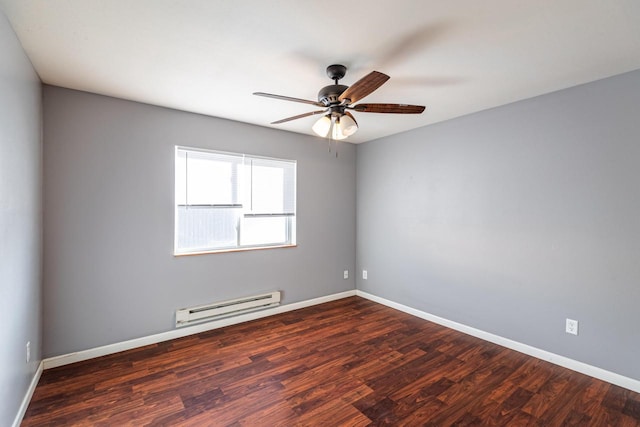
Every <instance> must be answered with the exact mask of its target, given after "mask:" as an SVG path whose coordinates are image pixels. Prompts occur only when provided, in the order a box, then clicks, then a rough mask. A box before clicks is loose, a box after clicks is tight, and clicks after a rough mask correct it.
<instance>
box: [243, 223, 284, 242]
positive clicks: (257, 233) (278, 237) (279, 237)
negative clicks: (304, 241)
mask: <svg viewBox="0 0 640 427" xmlns="http://www.w3.org/2000/svg"><path fill="white" fill-rule="evenodd" d="M288 221H289V217H253V218H251V217H250V218H244V219H243V220H242V232H241V235H240V244H241V245H243V246H245V245H249V246H259V245H276V244H285V243H289V239H288V235H289V232H288Z"/></svg>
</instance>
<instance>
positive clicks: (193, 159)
mask: <svg viewBox="0 0 640 427" xmlns="http://www.w3.org/2000/svg"><path fill="white" fill-rule="evenodd" d="M242 162H243V157H242V156H230V155H224V154H217V153H204V152H197V151H194V152H188V153H187V162H186V180H187V181H186V182H187V184H186V200H187V204H189V205H222V204H236V203H238V200H239V195H238V186H239V182H238V169H239V167H240V165H242Z"/></svg>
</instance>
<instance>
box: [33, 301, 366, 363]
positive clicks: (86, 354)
mask: <svg viewBox="0 0 640 427" xmlns="http://www.w3.org/2000/svg"><path fill="white" fill-rule="evenodd" d="M355 295H356V291H355V289H354V290H350V291H345V292H340V293H337V294H331V295H326V296H323V297H319V298H313V299H310V300H305V301H300V302H295V303H292V304H286V305H281V306H278V307H274V308H270V309H266V310H262V311H254V312H252V313H247V314H242V315H240V316H235V317H228V318H225V319H220V320H214V321H211V322H207V323H201V324H198V325H193V326H187V327H183V328H180V329H173V330H170V331H167V332H162V333H159V334H155V335H149V336H146V337H141V338H135V339H132V340H128V341H122V342H119V343H114V344H109V345H105V346H102V347H96V348H91V349H88V350H82V351H77V352H74V353H69V354H63V355H61V356H55V357H50V358H47V359H44V360H43V365H44V369H51V368H57V367H58V366H64V365H68V364H70V363H75V362H81V361H83V360H89V359H93V358H96V357H100V356H106V355H108V354H113V353H118V352H120V351H125V350H131V349H133V348H138V347H143V346H145V345H149V344H156V343H159V342H163V341H169V340H172V339H176V338H182V337H186V336H188V335H193V334H197V333H200V332H205V331H209V330H212V329H218V328H224V327H225V326H231V325H236V324H238V323H243V322H248V321H251V320H256V319H261V318H263V317H268V316H273V315H275V314H280V313H286V312H288V311H293V310H298V309H301V308H305V307H311V306H314V305H318V304H323V303H325V302H329V301H335V300H338V299H342V298H347V297H352V296H355Z"/></svg>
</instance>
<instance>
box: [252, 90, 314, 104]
mask: <svg viewBox="0 0 640 427" xmlns="http://www.w3.org/2000/svg"><path fill="white" fill-rule="evenodd" d="M253 94H254V95H258V96H265V97H267V98H275V99H281V100H283V101H293V102H301V103H303V104H311V105H315V106H317V107H324V104H323V103H322V102H317V101H310V100H308V99H300V98H292V97H290V96H282V95H274V94H272V93H264V92H253Z"/></svg>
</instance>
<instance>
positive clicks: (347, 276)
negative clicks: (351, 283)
mask: <svg viewBox="0 0 640 427" xmlns="http://www.w3.org/2000/svg"><path fill="white" fill-rule="evenodd" d="M343 277H344V278H345V279H348V278H349V270H345V271H344V274H343Z"/></svg>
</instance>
